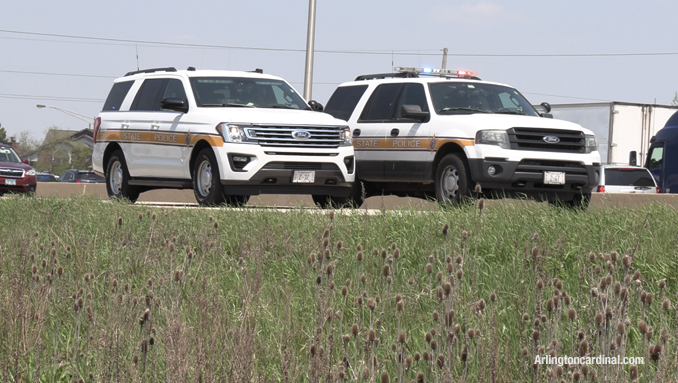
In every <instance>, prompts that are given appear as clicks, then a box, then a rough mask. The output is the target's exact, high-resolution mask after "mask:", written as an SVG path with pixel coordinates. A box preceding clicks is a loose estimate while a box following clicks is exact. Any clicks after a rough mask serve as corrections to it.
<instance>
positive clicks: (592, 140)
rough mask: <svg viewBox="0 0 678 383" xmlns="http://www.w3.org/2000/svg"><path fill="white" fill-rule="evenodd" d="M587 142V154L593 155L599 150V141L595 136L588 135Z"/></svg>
mask: <svg viewBox="0 0 678 383" xmlns="http://www.w3.org/2000/svg"><path fill="white" fill-rule="evenodd" d="M585 140H586V147H585V149H586V153H591V152H593V151H596V150H598V141H596V136H594V135H593V134H587V135H586V136H585Z"/></svg>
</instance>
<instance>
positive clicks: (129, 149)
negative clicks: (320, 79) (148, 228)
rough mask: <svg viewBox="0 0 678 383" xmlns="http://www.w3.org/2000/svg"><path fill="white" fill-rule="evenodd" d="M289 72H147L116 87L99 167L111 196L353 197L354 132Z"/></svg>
mask: <svg viewBox="0 0 678 383" xmlns="http://www.w3.org/2000/svg"><path fill="white" fill-rule="evenodd" d="M321 109H322V107H321V106H319V104H317V103H315V102H313V101H311V102H309V103H306V101H304V99H303V98H302V97H300V96H299V94H298V93H297V92H296V91H295V90H294V88H292V86H290V85H289V84H288V83H287V82H285V81H284V80H283V79H282V78H279V77H275V76H271V75H266V74H263V73H262V71H261V70H256V71H253V72H234V71H207V70H195V69H194V68H192V67H189V68H188V69H187V70H182V71H177V70H176V69H174V68H158V69H148V70H141V71H136V72H130V73H127V74H126V75H125V76H124V77H121V78H118V79H116V80H115V82H114V84H113V88H112V89H111V91H110V93H109V95H108V98H107V99H106V102H105V104H104V108H103V110H102V111H101V113H100V114H99V116H98V117H97V118H96V120H95V124H94V140H95V145H94V152H93V154H92V165H93V168H94V170H95V171H96V172H97V173H99V174H102V175H104V176H105V177H106V188H107V191H108V194H109V196H111V197H120V198H126V199H129V200H131V201H135V200H136V199H137V198H138V197H139V193H141V192H143V191H146V190H151V189H156V188H192V189H193V190H194V193H195V198H196V200H197V201H198V202H199V203H200V204H203V205H214V204H219V203H223V202H226V203H230V204H236V205H237V204H242V203H245V202H246V201H247V198H248V197H249V196H251V195H258V194H272V193H274V194H311V195H312V196H313V199H314V201H315V202H316V203H318V204H321V205H323V206H329V205H331V204H340V203H343V202H345V201H346V200H347V198H348V197H349V193H350V191H351V188H352V184H353V181H354V169H355V163H354V155H353V153H354V152H353V147H352V141H351V132H350V130H349V128H348V126H347V125H346V122H345V121H341V120H338V119H335V118H333V117H332V116H330V115H328V114H325V113H318V112H317V111H318V110H321Z"/></svg>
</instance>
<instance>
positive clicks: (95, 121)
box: [92, 117, 101, 144]
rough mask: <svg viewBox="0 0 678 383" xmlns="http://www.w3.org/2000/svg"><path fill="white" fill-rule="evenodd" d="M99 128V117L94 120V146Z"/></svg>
mask: <svg viewBox="0 0 678 383" xmlns="http://www.w3.org/2000/svg"><path fill="white" fill-rule="evenodd" d="M100 126H101V117H97V118H95V119H94V131H93V132H92V133H93V136H94V138H93V141H94V143H95V144H96V143H97V135H98V134H99V127H100Z"/></svg>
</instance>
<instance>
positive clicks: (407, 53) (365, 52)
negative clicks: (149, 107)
mask: <svg viewBox="0 0 678 383" xmlns="http://www.w3.org/2000/svg"><path fill="white" fill-rule="evenodd" d="M0 32H2V33H12V34H19V35H32V36H43V37H57V38H67V39H81V40H88V41H106V42H111V43H113V42H115V43H128V44H147V45H160V46H174V47H185V48H218V49H240V50H254V51H273V52H306V50H305V49H293V48H266V47H248V46H236V45H214V44H194V43H176V42H165V41H149V40H131V39H115V38H107V37H91V36H77V35H64V34H56V33H39V32H26V31H14V30H8V29H0ZM43 41H51V42H64V41H55V40H43ZM425 51H435V52H436V53H422V52H421V51H417V52H414V51H407V50H401V51H394V50H384V51H379V50H320V49H316V50H315V52H317V53H330V54H356V55H392V54H394V53H395V54H398V55H401V56H440V53H439V49H429V50H425ZM676 55H678V52H644V53H534V54H529V53H528V54H513V53H507V54H503V53H448V56H457V57H633V56H676Z"/></svg>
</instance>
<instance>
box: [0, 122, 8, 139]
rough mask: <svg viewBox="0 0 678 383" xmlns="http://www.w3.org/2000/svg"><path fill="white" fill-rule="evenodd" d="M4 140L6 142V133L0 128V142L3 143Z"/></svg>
mask: <svg viewBox="0 0 678 383" xmlns="http://www.w3.org/2000/svg"><path fill="white" fill-rule="evenodd" d="M6 140H7V131H6V130H5V128H3V127H2V126H0V142H1V143H5V142H6Z"/></svg>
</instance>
